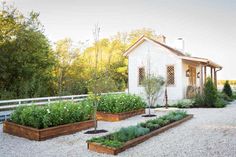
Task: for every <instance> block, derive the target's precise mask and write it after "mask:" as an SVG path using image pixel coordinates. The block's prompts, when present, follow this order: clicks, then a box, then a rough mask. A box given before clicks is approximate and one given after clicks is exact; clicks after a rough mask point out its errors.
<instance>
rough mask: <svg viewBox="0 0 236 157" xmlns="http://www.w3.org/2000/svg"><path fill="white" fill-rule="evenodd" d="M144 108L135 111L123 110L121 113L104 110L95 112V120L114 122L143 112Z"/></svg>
mask: <svg viewBox="0 0 236 157" xmlns="http://www.w3.org/2000/svg"><path fill="white" fill-rule="evenodd" d="M144 113H145V109H139V110H135V111H129V112H123V113H105V112H97V120H103V121H109V122H115V121H120V120H124V119H127V118H130V117H133V116H136V115H140V114H144Z"/></svg>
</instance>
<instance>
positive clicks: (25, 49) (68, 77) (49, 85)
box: [0, 3, 157, 99]
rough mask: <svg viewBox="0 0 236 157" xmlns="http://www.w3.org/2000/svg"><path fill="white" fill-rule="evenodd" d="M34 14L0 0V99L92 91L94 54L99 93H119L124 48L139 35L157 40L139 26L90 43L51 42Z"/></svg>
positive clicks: (124, 76)
mask: <svg viewBox="0 0 236 157" xmlns="http://www.w3.org/2000/svg"><path fill="white" fill-rule="evenodd" d="M38 17H39V14H38V13H35V12H31V13H30V14H29V15H23V14H22V13H21V12H20V11H19V10H17V9H16V8H15V7H14V6H13V7H12V6H8V5H7V4H6V3H2V6H1V10H0V99H14V98H27V97H41V96H50V95H72V94H86V93H88V92H93V87H94V80H95V79H94V78H95V77H94V67H95V64H96V59H95V58H96V57H95V56H96V55H97V56H98V60H99V63H98V64H97V66H98V67H99V70H98V75H97V76H96V81H97V82H99V88H100V90H101V92H110V91H124V90H125V89H126V88H127V80H128V72H127V69H128V68H127V67H128V66H127V65H128V60H127V58H126V57H124V56H123V54H124V52H125V50H126V49H127V48H128V47H129V46H130V45H132V44H133V43H134V42H135V41H136V40H137V39H138V38H140V36H141V35H145V36H147V37H151V38H154V39H155V38H157V35H156V33H155V31H154V30H152V29H149V28H142V29H137V30H132V31H131V32H118V33H117V34H115V35H114V36H112V37H109V38H103V39H99V40H98V41H97V42H96V43H93V44H91V45H89V44H88V42H86V41H85V42H83V41H80V42H79V44H75V43H73V41H72V40H71V39H69V38H65V39H62V40H59V41H57V42H56V43H55V45H53V46H52V45H50V43H49V41H48V39H47V38H46V36H45V35H44V28H43V26H42V24H41V23H40V21H39V20H38ZM97 46H99V52H98V54H96V53H95V51H96V47H97ZM52 47H53V48H54V49H53V48H52ZM104 87H106V88H104Z"/></svg>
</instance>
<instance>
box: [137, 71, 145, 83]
mask: <svg viewBox="0 0 236 157" xmlns="http://www.w3.org/2000/svg"><path fill="white" fill-rule="evenodd" d="M144 77H145V69H144V67H142V68H139V69H138V85H142V82H143V80H144Z"/></svg>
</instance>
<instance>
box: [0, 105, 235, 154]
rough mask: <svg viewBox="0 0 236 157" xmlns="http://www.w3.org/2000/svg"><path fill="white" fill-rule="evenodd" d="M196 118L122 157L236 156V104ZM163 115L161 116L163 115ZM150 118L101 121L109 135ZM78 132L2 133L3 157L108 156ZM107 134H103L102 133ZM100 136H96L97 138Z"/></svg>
mask: <svg viewBox="0 0 236 157" xmlns="http://www.w3.org/2000/svg"><path fill="white" fill-rule="evenodd" d="M187 111H188V113H192V114H194V118H193V119H191V120H189V121H187V122H185V123H183V124H181V125H180V126H177V127H175V128H173V129H170V130H168V131H166V132H164V133H162V134H160V135H158V136H156V137H153V138H151V139H149V140H148V141H146V142H144V143H141V144H139V145H137V146H135V147H133V148H130V149H128V150H126V151H125V152H123V153H120V154H119V155H117V156H122V157H236V102H234V103H232V105H229V106H227V107H226V108H223V109H188V110H187ZM162 114H163V113H161V112H160V113H158V115H162ZM145 120H147V118H143V117H141V116H136V117H134V118H130V119H128V120H125V121H122V122H113V123H109V122H99V128H101V129H107V130H109V131H110V132H112V131H115V130H117V129H119V128H120V127H122V126H129V125H135V124H136V123H138V122H140V121H145ZM83 133H84V131H83V132H79V133H76V134H73V135H67V136H62V137H58V138H54V139H51V140H47V141H42V142H36V141H30V140H27V139H24V138H19V137H15V136H11V135H8V134H5V133H3V132H2V125H0V157H32V156H34V157H51V156H52V157H54V156H55V157H59V156H60V157H64V156H70V157H101V156H104V157H108V156H109V155H105V154H98V153H95V152H91V151H88V150H87V146H86V142H85V141H86V140H87V139H90V138H91V137H92V136H94V135H85V134H83ZM103 135H104V134H103ZM95 136H97V135H95Z"/></svg>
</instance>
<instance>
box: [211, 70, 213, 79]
mask: <svg viewBox="0 0 236 157" xmlns="http://www.w3.org/2000/svg"><path fill="white" fill-rule="evenodd" d="M212 71H213V69H212V67H211V80H212V81H213V74H212Z"/></svg>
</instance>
